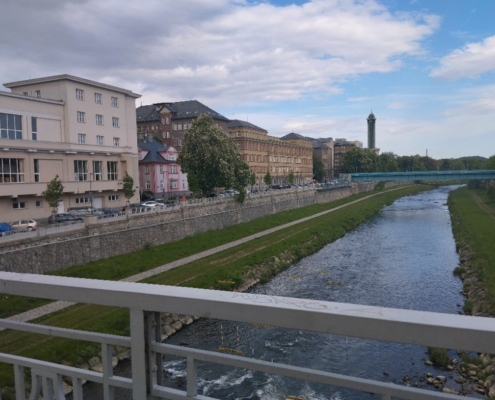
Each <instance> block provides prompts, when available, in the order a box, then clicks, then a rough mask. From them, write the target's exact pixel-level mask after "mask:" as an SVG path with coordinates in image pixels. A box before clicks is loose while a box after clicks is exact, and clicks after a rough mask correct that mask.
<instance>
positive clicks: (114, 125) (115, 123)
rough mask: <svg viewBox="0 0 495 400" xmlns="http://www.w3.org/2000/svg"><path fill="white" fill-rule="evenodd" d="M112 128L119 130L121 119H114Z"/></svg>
mask: <svg viewBox="0 0 495 400" xmlns="http://www.w3.org/2000/svg"><path fill="white" fill-rule="evenodd" d="M112 126H113V127H114V128H118V127H119V119H118V118H115V117H112Z"/></svg>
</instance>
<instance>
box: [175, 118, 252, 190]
mask: <svg viewBox="0 0 495 400" xmlns="http://www.w3.org/2000/svg"><path fill="white" fill-rule="evenodd" d="M178 163H179V164H180V166H181V168H182V170H183V171H184V172H186V173H187V174H188V175H189V174H193V175H194V180H195V183H197V187H198V188H199V190H201V192H202V193H203V194H206V193H209V192H211V191H212V190H213V189H214V188H215V187H225V188H230V187H232V188H235V189H237V190H238V191H239V192H241V191H244V192H245V188H246V186H247V185H248V183H249V178H250V171H249V166H248V165H247V164H246V162H245V161H244V160H243V159H242V157H241V155H240V153H239V151H238V150H237V147H236V145H235V143H234V142H233V141H232V139H231V138H230V137H229V136H228V135H227V134H225V132H224V131H223V130H222V129H221V128H220V127H218V126H217V125H214V124H213V118H212V117H211V116H209V115H207V114H203V115H200V116H199V117H198V118H196V120H194V121H193V123H192V125H191V128H190V129H189V130H188V131H187V133H186V134H185V137H184V146H183V148H182V151H181V152H180V155H179V158H178ZM241 197H242V196H241Z"/></svg>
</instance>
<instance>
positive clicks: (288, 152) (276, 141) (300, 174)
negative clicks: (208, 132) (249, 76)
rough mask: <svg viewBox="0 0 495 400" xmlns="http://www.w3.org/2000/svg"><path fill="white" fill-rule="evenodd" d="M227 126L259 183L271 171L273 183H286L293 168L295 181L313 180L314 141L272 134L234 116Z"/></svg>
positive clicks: (292, 135)
mask: <svg viewBox="0 0 495 400" xmlns="http://www.w3.org/2000/svg"><path fill="white" fill-rule="evenodd" d="M228 127H229V133H230V136H231V138H232V139H233V140H234V142H235V143H236V145H237V148H238V149H239V152H240V153H241V155H242V158H243V160H244V161H246V163H247V164H248V165H249V167H250V169H251V171H252V172H254V173H255V174H256V180H257V182H258V185H260V186H263V185H264V184H263V178H264V176H265V175H266V173H267V172H268V171H270V175H271V176H272V181H273V183H274V184H281V183H287V182H288V181H287V177H288V175H289V173H290V172H292V173H293V174H294V178H295V179H294V181H295V183H304V182H309V181H311V180H312V178H313V159H312V150H311V141H308V140H307V139H305V138H302V136H300V135H297V134H289V135H286V136H285V137H284V138H277V137H273V136H269V135H268V132H267V131H266V130H265V129H262V128H260V127H258V126H256V125H254V124H251V123H249V122H246V121H240V120H232V121H230V122H229V124H228ZM301 138H302V139H301Z"/></svg>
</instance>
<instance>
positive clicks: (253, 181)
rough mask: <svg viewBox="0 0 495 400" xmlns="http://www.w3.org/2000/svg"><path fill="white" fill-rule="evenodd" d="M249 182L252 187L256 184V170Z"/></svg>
mask: <svg viewBox="0 0 495 400" xmlns="http://www.w3.org/2000/svg"><path fill="white" fill-rule="evenodd" d="M249 184H250V185H251V189H252V188H253V186H254V185H255V184H256V174H255V173H254V172H253V173H251V175H250V176H249Z"/></svg>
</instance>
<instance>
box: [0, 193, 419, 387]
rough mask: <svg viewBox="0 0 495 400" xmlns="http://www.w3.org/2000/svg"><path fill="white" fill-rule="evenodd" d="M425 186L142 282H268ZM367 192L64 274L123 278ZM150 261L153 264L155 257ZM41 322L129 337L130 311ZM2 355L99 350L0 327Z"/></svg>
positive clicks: (84, 310)
mask: <svg viewBox="0 0 495 400" xmlns="http://www.w3.org/2000/svg"><path fill="white" fill-rule="evenodd" d="M425 188H427V187H425V186H417V187H407V188H403V189H399V190H394V191H390V192H383V193H382V194H380V195H379V196H376V197H372V198H370V199H367V200H364V201H363V202H360V203H358V204H354V205H350V206H348V207H345V208H342V209H339V210H336V211H334V212H332V213H329V214H326V215H324V216H320V217H318V218H316V219H313V220H311V221H307V222H303V223H300V224H297V225H295V226H293V227H289V228H285V229H283V230H281V231H278V232H275V233H273V234H271V235H267V236H265V237H263V238H260V239H255V240H252V241H250V242H248V243H245V244H242V245H240V246H237V247H235V248H232V249H229V250H225V251H223V252H220V253H217V254H215V255H212V256H210V257H207V258H203V259H201V260H198V261H196V262H193V263H190V264H188V265H184V266H182V267H179V268H176V269H174V270H171V271H167V272H165V273H162V274H160V275H156V276H154V277H151V278H149V279H147V280H146V281H145V282H147V283H156V284H166V285H180V286H187V287H198V288H218V289H223V290H231V289H232V287H234V286H237V285H239V284H240V283H242V282H243V281H244V280H245V279H246V278H250V277H251V278H253V279H261V280H268V279H269V278H270V277H271V276H272V275H273V274H276V273H277V272H279V271H281V270H282V269H285V268H287V267H288V266H289V265H291V264H292V263H293V262H295V261H297V260H299V259H301V258H303V257H305V256H306V255H309V254H312V253H314V252H315V251H317V250H318V249H320V248H321V247H323V246H324V245H325V244H326V243H329V242H331V241H333V240H335V239H337V238H339V237H341V236H343V235H344V234H345V233H346V232H347V231H349V230H351V229H353V228H355V227H357V226H358V225H359V224H361V223H362V222H364V221H365V220H367V219H369V218H370V217H372V216H373V215H375V214H376V213H377V212H378V211H379V210H380V209H381V208H382V207H383V206H384V205H386V204H390V203H392V202H393V201H394V200H395V199H397V198H399V197H402V196H406V195H411V194H415V193H417V192H419V191H421V190H424V189H425ZM369 194H370V193H367V194H362V195H360V196H353V197H352V198H347V199H343V200H341V201H338V202H334V203H330V204H325V205H314V206H310V207H306V208H304V209H299V210H291V211H290V212H286V213H280V214H277V215H273V216H271V217H267V218H264V219H261V220H257V221H253V222H251V223H248V224H242V225H237V226H234V227H231V228H227V229H224V230H222V231H212V232H208V233H207V234H202V235H198V236H195V237H191V238H187V239H184V240H182V241H180V242H176V243H170V244H167V245H163V246H153V247H151V248H149V249H147V250H142V251H141V252H136V253H133V254H128V255H124V256H121V257H114V258H113V259H109V260H101V261H98V262H95V263H90V264H88V265H86V266H81V267H74V268H73V269H72V268H71V269H68V270H66V271H63V273H60V275H62V274H63V275H67V276H79V277H86V278H95V277H98V278H99V279H112V278H110V277H113V279H121V278H122V277H123V276H129V275H132V274H134V273H137V272H140V271H142V270H145V269H150V268H153V267H156V266H158V265H162V264H164V263H166V262H170V261H172V260H174V259H178V258H183V257H185V256H188V255H190V254H192V253H198V252H200V251H203V250H206V249H207V248H212V247H216V246H218V245H220V244H222V243H227V242H231V241H233V240H236V239H238V238H240V237H245V236H248V235H251V234H253V233H256V232H259V231H262V230H265V229H268V228H270V227H273V226H278V225H281V224H283V223H287V222H290V221H294V220H297V219H300V218H302V217H304V216H308V215H312V214H315V213H317V212H320V211H325V210H327V209H330V208H335V207H337V206H338V205H341V204H344V203H348V202H350V201H352V200H355V199H356V198H359V197H363V196H365V195H369ZM149 259H151V260H154V261H153V262H150V261H149ZM120 267H121V268H120ZM105 268H108V269H109V271H102V270H103V269H105ZM102 276H105V278H102ZM231 282H233V284H232V283H231ZM36 322H37V323H42V324H44V325H50V326H59V327H64V328H71V329H83V330H90V331H94V332H102V333H111V334H117V335H126V336H127V335H129V315H128V310H127V309H119V308H115V307H102V306H94V305H84V304H79V305H75V306H72V307H71V308H69V309H66V310H62V311H60V312H58V313H54V314H51V315H49V316H46V317H43V318H40V319H39V320H37V321H36ZM0 352H5V353H9V354H17V355H21V356H29V357H34V358H37V359H41V360H46V361H52V362H64V363H68V364H71V365H80V364H82V363H84V362H86V360H87V359H88V358H90V357H89V356H91V355H94V354H95V353H96V352H97V350H96V349H95V347H94V346H93V345H91V344H88V343H84V342H76V341H72V340H68V339H59V338H51V337H46V336H37V335H33V334H28V333H23V332H12V331H4V332H0ZM0 381H1V382H2V383H3V384H5V385H6V386H10V385H12V384H13V377H12V369H11V367H8V366H5V365H2V366H1V368H0Z"/></svg>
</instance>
